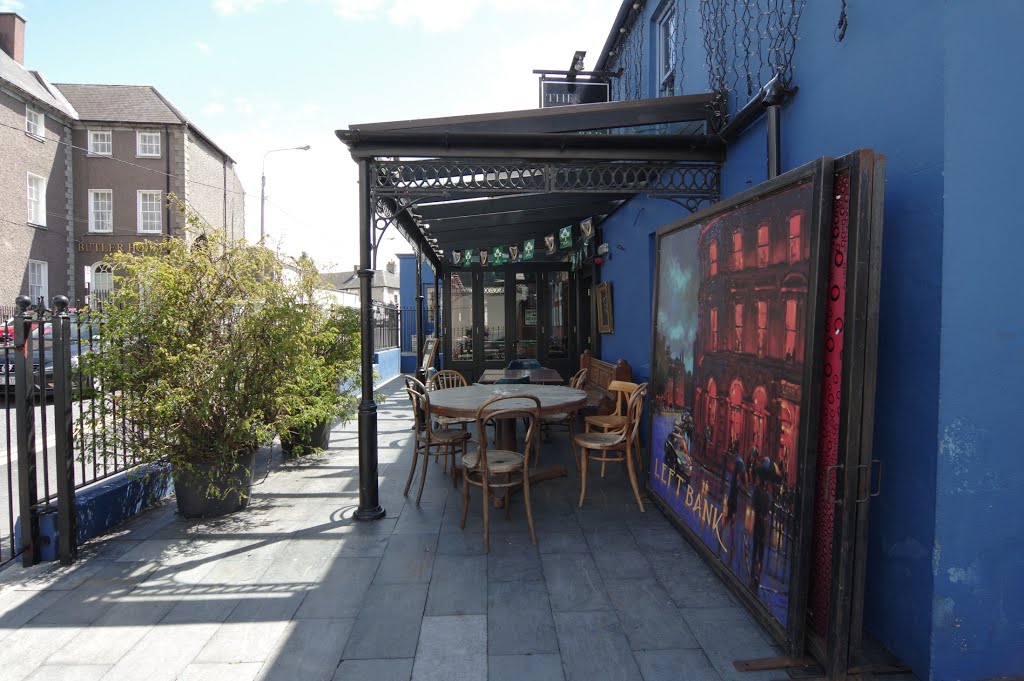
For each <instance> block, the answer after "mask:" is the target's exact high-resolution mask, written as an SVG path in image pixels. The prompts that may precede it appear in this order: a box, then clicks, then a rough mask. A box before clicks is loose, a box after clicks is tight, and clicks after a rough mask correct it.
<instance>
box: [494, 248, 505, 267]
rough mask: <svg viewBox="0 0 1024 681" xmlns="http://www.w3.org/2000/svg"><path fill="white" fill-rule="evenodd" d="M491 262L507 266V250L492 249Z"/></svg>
mask: <svg viewBox="0 0 1024 681" xmlns="http://www.w3.org/2000/svg"><path fill="white" fill-rule="evenodd" d="M491 262H492V263H493V264H495V265H504V264H505V249H503V248H502V247H501V246H495V247H494V248H493V249H491Z"/></svg>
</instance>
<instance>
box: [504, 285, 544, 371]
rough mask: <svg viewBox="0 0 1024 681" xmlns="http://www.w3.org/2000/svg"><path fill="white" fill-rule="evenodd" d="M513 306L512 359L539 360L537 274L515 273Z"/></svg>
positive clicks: (510, 326) (510, 325)
mask: <svg viewBox="0 0 1024 681" xmlns="http://www.w3.org/2000/svg"><path fill="white" fill-rule="evenodd" d="M514 281H515V306H514V308H513V310H512V322H511V324H509V328H511V329H514V330H515V336H514V337H513V338H512V357H513V359H533V360H537V361H540V356H541V353H540V331H539V329H540V328H541V327H540V320H539V312H540V305H539V301H538V299H537V274H536V273H535V272H517V273H516V274H515V280H514Z"/></svg>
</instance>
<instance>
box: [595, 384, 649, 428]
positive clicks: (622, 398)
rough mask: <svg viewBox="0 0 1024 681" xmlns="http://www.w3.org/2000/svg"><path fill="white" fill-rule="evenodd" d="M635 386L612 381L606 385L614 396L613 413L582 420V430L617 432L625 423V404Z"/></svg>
mask: <svg viewBox="0 0 1024 681" xmlns="http://www.w3.org/2000/svg"><path fill="white" fill-rule="evenodd" d="M636 388H637V384H636V383H630V382H629V381H612V382H610V383H609V384H608V392H610V393H612V394H614V395H615V411H614V412H612V413H611V414H594V415H592V416H587V417H586V418H584V430H586V431H587V432H590V431H591V430H600V431H603V432H608V431H609V430H618V429H619V428H622V424H623V423H625V422H626V410H625V407H626V402H627V401H628V400H629V396H630V395H632V394H633V391H634V390H636Z"/></svg>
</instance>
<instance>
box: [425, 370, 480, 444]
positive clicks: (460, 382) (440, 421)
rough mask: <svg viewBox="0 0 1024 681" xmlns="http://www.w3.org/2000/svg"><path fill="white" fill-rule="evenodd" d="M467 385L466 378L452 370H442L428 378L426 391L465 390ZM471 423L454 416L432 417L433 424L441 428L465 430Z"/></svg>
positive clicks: (470, 420)
mask: <svg viewBox="0 0 1024 681" xmlns="http://www.w3.org/2000/svg"><path fill="white" fill-rule="evenodd" d="M467 385H469V383H468V382H466V377H465V376H463V375H462V374H460V373H459V372H458V371H455V370H454V369H444V370H443V371H438V372H437V373H436V374H434V375H433V376H431V377H430V380H429V381H427V390H429V391H431V392H433V391H435V390H447V389H448V388H465V387H466V386H467ZM472 422H473V419H468V418H466V419H464V418H458V417H456V416H441V415H438V414H435V415H434V423H436V424H437V425H438V426H440V427H442V428H450V427H452V426H460V427H461V428H462V429H463V430H466V428H467V427H468V425H469V424H470V423H472Z"/></svg>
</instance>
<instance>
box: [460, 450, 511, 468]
mask: <svg viewBox="0 0 1024 681" xmlns="http://www.w3.org/2000/svg"><path fill="white" fill-rule="evenodd" d="M479 458H480V452H479V450H478V451H475V452H470V453H468V454H466V455H465V456H463V457H462V465H463V466H465V467H466V468H467V469H470V468H476V465H477V462H478V460H479ZM523 460H524V459H523V455H522V454H520V453H519V452H512V451H509V450H507V449H488V450H487V470H488V471H489V472H491V473H511V472H512V471H516V470H520V469H522V467H523Z"/></svg>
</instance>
